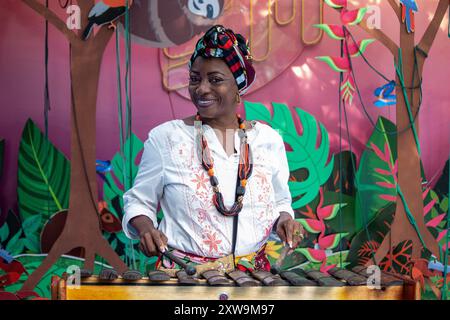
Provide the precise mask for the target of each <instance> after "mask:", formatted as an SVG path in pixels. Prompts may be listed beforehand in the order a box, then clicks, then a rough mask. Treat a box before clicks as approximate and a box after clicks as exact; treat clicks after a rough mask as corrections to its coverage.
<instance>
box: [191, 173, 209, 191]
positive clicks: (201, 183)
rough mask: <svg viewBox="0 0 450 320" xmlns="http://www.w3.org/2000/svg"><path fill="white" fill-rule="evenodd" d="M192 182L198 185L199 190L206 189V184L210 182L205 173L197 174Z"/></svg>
mask: <svg viewBox="0 0 450 320" xmlns="http://www.w3.org/2000/svg"><path fill="white" fill-rule="evenodd" d="M191 181H192V182H194V183H196V184H197V190H199V189H201V188H204V189H206V184H207V183H208V182H209V179H208V178H207V176H206V174H205V172H204V171H203V172H200V174H198V173H195V178H194V179H192V180H191Z"/></svg>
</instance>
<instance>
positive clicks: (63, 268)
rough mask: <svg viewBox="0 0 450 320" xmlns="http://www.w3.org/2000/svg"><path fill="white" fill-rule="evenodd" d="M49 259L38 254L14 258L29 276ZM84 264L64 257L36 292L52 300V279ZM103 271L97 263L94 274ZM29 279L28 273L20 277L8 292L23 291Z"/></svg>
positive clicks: (55, 264) (40, 283)
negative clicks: (22, 288) (23, 286)
mask: <svg viewBox="0 0 450 320" xmlns="http://www.w3.org/2000/svg"><path fill="white" fill-rule="evenodd" d="M46 257H47V255H45V254H42V255H36V254H23V255H19V256H15V257H14V258H15V259H16V260H18V261H19V262H20V263H22V264H23V266H24V267H25V269H26V270H27V272H28V274H31V273H33V272H34V271H35V270H36V269H37V268H38V267H39V266H40V265H41V264H42V261H43V260H44V259H45V258H46ZM83 263H84V259H80V258H74V257H70V256H62V257H60V258H59V259H58V260H57V261H56V262H55V263H54V264H53V265H52V266H51V268H50V269H49V270H48V271H47V272H46V273H45V275H44V276H43V277H42V278H41V280H40V281H39V283H38V284H37V286H36V287H35V289H34V291H35V292H36V293H37V294H39V295H40V296H41V297H44V298H49V299H50V298H51V294H50V284H51V277H52V276H54V275H57V276H60V277H61V276H62V274H63V273H64V272H67V268H68V267H71V266H74V265H75V266H79V267H82V266H83ZM103 268H110V266H108V265H103ZM101 269H102V264H100V263H99V262H95V265H94V274H99V273H100V270H101ZM27 278H28V275H27V274H26V273H23V274H22V276H21V277H20V279H19V281H18V282H16V283H14V284H13V285H11V286H8V287H6V288H5V290H6V291H7V292H17V291H19V290H20V289H21V287H22V285H23V283H24V282H25V280H26V279H27Z"/></svg>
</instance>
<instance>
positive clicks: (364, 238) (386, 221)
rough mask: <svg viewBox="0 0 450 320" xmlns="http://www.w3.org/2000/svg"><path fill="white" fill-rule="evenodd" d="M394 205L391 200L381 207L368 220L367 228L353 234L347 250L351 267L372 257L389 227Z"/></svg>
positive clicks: (392, 217)
mask: <svg viewBox="0 0 450 320" xmlns="http://www.w3.org/2000/svg"><path fill="white" fill-rule="evenodd" d="M395 207H396V205H395V202H392V203H389V204H387V205H386V206H385V207H384V208H381V209H380V210H379V211H378V212H377V213H376V215H375V216H374V218H372V220H370V221H369V222H368V224H367V229H366V228H365V227H364V228H363V229H362V230H360V231H359V232H357V233H356V234H355V236H354V237H353V239H352V241H351V245H350V252H349V261H350V262H351V266H352V267H353V266H356V265H364V264H366V263H367V262H369V261H370V260H371V259H372V258H373V255H374V254H375V252H376V250H377V249H378V247H379V246H380V244H381V243H382V242H383V239H384V237H385V236H386V234H387V233H388V232H389V230H390V228H391V223H392V220H393V219H394V213H395Z"/></svg>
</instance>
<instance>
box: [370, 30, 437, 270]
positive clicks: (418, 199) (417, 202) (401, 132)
mask: <svg viewBox="0 0 450 320" xmlns="http://www.w3.org/2000/svg"><path fill="white" fill-rule="evenodd" d="M400 27H401V31H400V48H401V52H402V60H403V72H404V81H405V86H406V87H417V86H418V85H419V79H421V78H422V71H423V66H424V57H423V56H422V55H421V54H420V53H417V67H414V65H415V63H414V47H415V42H414V33H407V32H406V29H405V27H404V25H403V24H400ZM396 61H397V62H398V57H397V59H396ZM414 70H416V71H415V72H416V74H415V75H414V84H413V73H414ZM396 82H397V83H398V84H400V78H399V77H398V75H397V77H396ZM411 93H412V99H411ZM407 95H408V100H409V102H410V106H411V112H412V115H413V117H414V116H415V115H416V113H417V109H418V108H419V97H420V90H419V89H418V88H417V89H407ZM396 96H397V107H396V118H397V119H396V120H397V130H398V135H397V155H398V184H399V186H400V190H401V191H402V193H403V194H404V197H405V200H406V203H407V205H408V207H409V210H410V212H411V213H412V215H413V217H414V219H415V221H416V223H417V227H418V230H419V233H420V235H421V236H422V239H423V241H424V243H425V246H426V248H427V249H428V250H430V251H431V252H432V253H433V254H434V255H436V256H437V257H439V248H438V244H437V242H436V240H435V239H434V238H433V236H432V234H431V233H430V232H429V231H428V229H427V227H426V226H425V221H424V216H423V199H422V187H421V186H422V184H421V182H422V178H421V169H420V155H419V153H418V149H417V145H416V142H415V138H414V134H413V131H412V128H410V129H408V130H406V131H405V128H409V127H410V126H411V125H410V120H409V115H408V111H407V104H406V101H405V98H404V96H403V92H402V90H401V88H400V87H397V91H396ZM415 127H416V129H417V134H419V117H416V121H415ZM405 240H412V242H413V247H412V259H418V258H420V256H421V253H422V250H423V245H422V242H421V241H420V239H419V236H418V233H417V232H416V230H415V229H414V228H413V226H412V224H411V223H410V221H409V219H408V217H407V215H406V211H405V208H404V206H403V203H402V200H401V198H400V196H399V195H397V206H396V212H395V215H394V220H393V222H392V225H391V230H390V233H389V234H388V235H386V237H385V239H384V240H383V242H382V244H381V246H380V248H379V249H378V250H377V252H376V254H375V261H376V263H379V262H381V260H382V259H383V258H384V257H385V256H386V254H387V253H388V251H389V250H393V249H394V248H395V246H396V245H398V244H399V243H400V242H402V241H405Z"/></svg>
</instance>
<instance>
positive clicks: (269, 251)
mask: <svg viewBox="0 0 450 320" xmlns="http://www.w3.org/2000/svg"><path fill="white" fill-rule="evenodd" d="M276 243H277V242H276V241H267V244H266V249H265V252H266V255H268V256H270V257H272V258H274V259H278V258H279V257H280V253H279V252H278V250H280V249H281V248H282V247H283V245H281V244H276Z"/></svg>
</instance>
